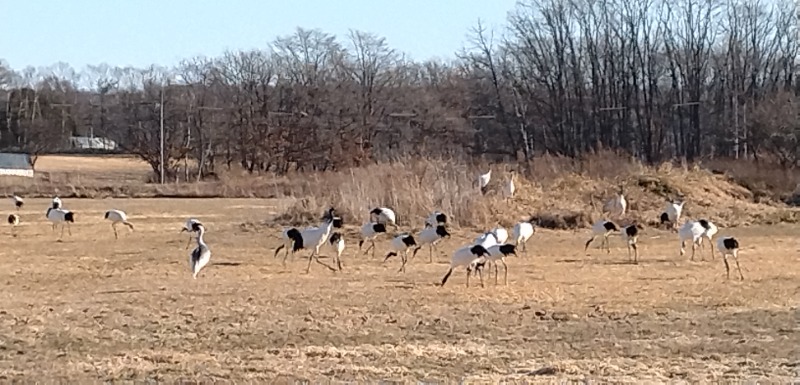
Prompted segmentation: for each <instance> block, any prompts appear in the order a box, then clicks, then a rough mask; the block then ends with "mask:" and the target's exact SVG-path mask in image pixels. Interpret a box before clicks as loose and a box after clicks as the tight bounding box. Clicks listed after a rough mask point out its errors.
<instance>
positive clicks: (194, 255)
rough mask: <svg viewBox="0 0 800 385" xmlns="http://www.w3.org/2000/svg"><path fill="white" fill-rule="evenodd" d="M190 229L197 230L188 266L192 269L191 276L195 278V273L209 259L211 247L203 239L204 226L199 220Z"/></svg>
mask: <svg viewBox="0 0 800 385" xmlns="http://www.w3.org/2000/svg"><path fill="white" fill-rule="evenodd" d="M192 231H193V232H197V247H195V248H194V250H192V252H191V254H189V267H190V268H191V270H192V278H194V279H197V273H199V272H200V270H201V269H203V267H205V265H207V264H208V261H210V260H211V249H209V248H208V245H206V242H205V241H204V240H203V235H204V234H205V232H206V228H205V227H203V225H201V224H200V223H199V222H198V223H195V224H194V225H193V227H192Z"/></svg>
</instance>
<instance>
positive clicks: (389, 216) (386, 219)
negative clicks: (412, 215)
mask: <svg viewBox="0 0 800 385" xmlns="http://www.w3.org/2000/svg"><path fill="white" fill-rule="evenodd" d="M369 218H370V220H371V221H372V222H375V223H381V224H383V225H392V226H394V228H395V229H397V228H398V226H397V215H395V213H394V210H392V209H390V208H387V207H376V208H374V209H372V210H370V212H369Z"/></svg>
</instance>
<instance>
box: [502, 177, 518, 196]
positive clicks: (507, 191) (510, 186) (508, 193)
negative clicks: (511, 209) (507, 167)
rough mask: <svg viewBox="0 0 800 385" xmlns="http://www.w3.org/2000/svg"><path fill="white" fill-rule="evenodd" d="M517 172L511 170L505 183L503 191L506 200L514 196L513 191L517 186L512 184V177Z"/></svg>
mask: <svg viewBox="0 0 800 385" xmlns="http://www.w3.org/2000/svg"><path fill="white" fill-rule="evenodd" d="M516 176H517V173H516V172H513V171H512V172H511V178H510V179H509V180H508V183H506V186H505V189H504V191H503V193H504V195H505V197H506V200H510V199H511V198H512V197H513V196H514V192H515V191H517V187H516V186H515V185H514V178H516Z"/></svg>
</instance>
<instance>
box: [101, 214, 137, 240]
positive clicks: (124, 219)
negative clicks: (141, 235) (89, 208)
mask: <svg viewBox="0 0 800 385" xmlns="http://www.w3.org/2000/svg"><path fill="white" fill-rule="evenodd" d="M104 219H108V220H109V221H111V228H112V229H114V238H115V239H119V236H118V235H117V224H119V223H122V224H123V225H125V226H128V227H129V228H130V229H131V231H133V225H132V224H131V223H130V222H128V215H126V214H125V212H124V211H121V210H108V211H106V214H105V217H104Z"/></svg>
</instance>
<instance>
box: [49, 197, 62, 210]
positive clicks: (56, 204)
mask: <svg viewBox="0 0 800 385" xmlns="http://www.w3.org/2000/svg"><path fill="white" fill-rule="evenodd" d="M50 207H52V208H54V209H60V208H61V198H59V197H55V198H53V203H52V204H51V205H50Z"/></svg>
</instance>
